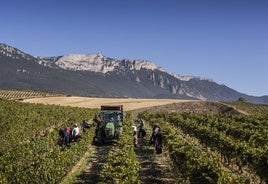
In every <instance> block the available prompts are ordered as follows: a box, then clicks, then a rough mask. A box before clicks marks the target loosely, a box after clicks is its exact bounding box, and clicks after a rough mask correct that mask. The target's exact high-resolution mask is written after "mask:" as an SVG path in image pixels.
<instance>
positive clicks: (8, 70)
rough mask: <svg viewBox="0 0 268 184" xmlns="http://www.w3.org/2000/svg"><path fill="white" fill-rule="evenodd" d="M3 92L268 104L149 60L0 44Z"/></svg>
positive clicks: (258, 98)
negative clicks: (42, 52) (47, 53)
mask: <svg viewBox="0 0 268 184" xmlns="http://www.w3.org/2000/svg"><path fill="white" fill-rule="evenodd" d="M0 67H1V68H0V72H1V73H2V74H0V75H1V80H0V87H1V88H8V87H10V88H29V89H34V90H38V89H40V90H45V91H52V92H60V93H64V94H71V95H82V96H100V97H134V98H184V99H201V100H216V101H220V100H226V101H234V100H237V99H238V98H240V97H243V98H245V99H246V100H248V101H250V102H253V103H268V96H262V97H254V96H249V95H246V94H243V93H240V92H237V91H236V90H234V89H231V88H229V87H227V86H225V85H219V84H217V83H216V82H214V81H213V80H211V79H206V78H202V77H195V76H180V75H178V74H174V73H170V72H168V71H166V70H165V69H163V68H161V67H158V66H157V65H155V64H154V63H153V62H151V61H147V60H130V59H123V60H118V59H113V58H110V57H106V56H104V55H102V54H101V53H94V54H68V55H64V56H54V57H40V56H32V55H30V54H27V53H24V52H23V51H20V50H19V49H17V48H14V47H11V46H8V45H6V44H0Z"/></svg>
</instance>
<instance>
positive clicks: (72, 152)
mask: <svg viewBox="0 0 268 184" xmlns="http://www.w3.org/2000/svg"><path fill="white" fill-rule="evenodd" d="M0 103H1V106H0V111H1V113H0V119H1V121H0V126H2V127H5V131H2V132H1V134H0V137H1V139H0V143H1V145H3V146H1V149H0V162H1V165H0V183H59V182H60V181H61V180H62V178H63V177H64V176H65V175H66V173H68V172H69V170H70V169H71V168H72V166H73V165H74V164H75V163H76V162H77V161H78V160H79V158H80V157H81V156H82V155H83V154H84V152H85V151H86V150H87V149H88V145H89V144H91V141H92V138H93V134H94V130H93V129H92V130H90V131H87V132H86V133H84V134H83V135H82V139H81V141H80V142H75V143H73V144H71V147H70V148H69V149H65V150H64V151H62V149H61V148H60V147H59V146H58V145H55V143H56V141H57V139H58V138H59V135H58V129H55V127H57V123H56V122H61V125H62V127H61V128H63V127H64V126H66V125H67V124H69V125H72V124H70V122H71V123H75V122H77V123H79V122H80V121H82V120H83V119H91V118H92V117H93V115H94V114H95V112H96V110H88V109H84V108H71V107H60V106H45V105H40V104H38V105H33V104H24V103H19V102H13V101H6V100H0ZM49 126H51V128H48V127H49ZM42 129H43V132H42V134H41V135H40V134H38V132H41V131H42ZM22 140H23V141H22ZM25 140H27V141H25Z"/></svg>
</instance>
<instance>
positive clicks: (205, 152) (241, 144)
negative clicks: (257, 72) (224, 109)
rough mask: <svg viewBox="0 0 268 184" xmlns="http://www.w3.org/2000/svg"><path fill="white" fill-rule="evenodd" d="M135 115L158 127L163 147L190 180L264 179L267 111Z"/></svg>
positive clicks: (267, 159) (266, 170) (267, 147)
mask: <svg viewBox="0 0 268 184" xmlns="http://www.w3.org/2000/svg"><path fill="white" fill-rule="evenodd" d="M139 116H140V117H142V118H144V119H146V121H148V122H150V123H151V124H152V125H153V124H159V125H160V126H161V127H162V129H163V135H164V137H165V138H164V141H165V147H166V149H168V151H169V152H170V155H171V158H172V160H173V162H174V165H175V166H176V167H177V168H178V171H179V172H181V173H182V174H183V176H184V177H185V178H186V179H187V180H189V182H190V183H245V182H246V181H247V182H251V183H267V182H268V181H267V179H268V137H267V135H268V122H267V119H268V115H267V114H265V113H264V114H262V115H252V116H246V115H230V114H218V115H207V114H197V113H189V112H188V113H168V112H160V113H154V114H150V113H149V112H144V113H142V114H140V115H139ZM201 181H202V182H201Z"/></svg>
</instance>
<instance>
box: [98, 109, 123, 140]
mask: <svg viewBox="0 0 268 184" xmlns="http://www.w3.org/2000/svg"><path fill="white" fill-rule="evenodd" d="M123 118H124V116H123V106H122V105H118V106H101V111H100V113H99V114H98V115H97V116H96V118H94V122H95V123H96V124H97V126H96V131H95V136H94V138H93V144H96V145H103V144H105V143H108V142H114V141H117V140H118V139H119V137H120V134H121V133H122V125H123Z"/></svg>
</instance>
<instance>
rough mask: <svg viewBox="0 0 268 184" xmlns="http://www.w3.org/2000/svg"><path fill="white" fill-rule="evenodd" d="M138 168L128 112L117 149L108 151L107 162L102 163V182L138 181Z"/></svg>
mask: <svg viewBox="0 0 268 184" xmlns="http://www.w3.org/2000/svg"><path fill="white" fill-rule="evenodd" d="M139 169H140V165H139V162H138V160H137V158H136V155H135V152H134V144H133V130H132V128H131V120H130V114H127V116H126V121H125V122H124V125H123V132H122V135H121V137H120V139H119V142H118V149H116V150H113V151H110V152H109V154H108V157H107V162H106V163H105V164H104V165H103V169H102V172H101V174H102V176H103V178H104V181H103V182H104V183H122V184H124V183H133V184H135V183H140V180H139Z"/></svg>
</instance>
